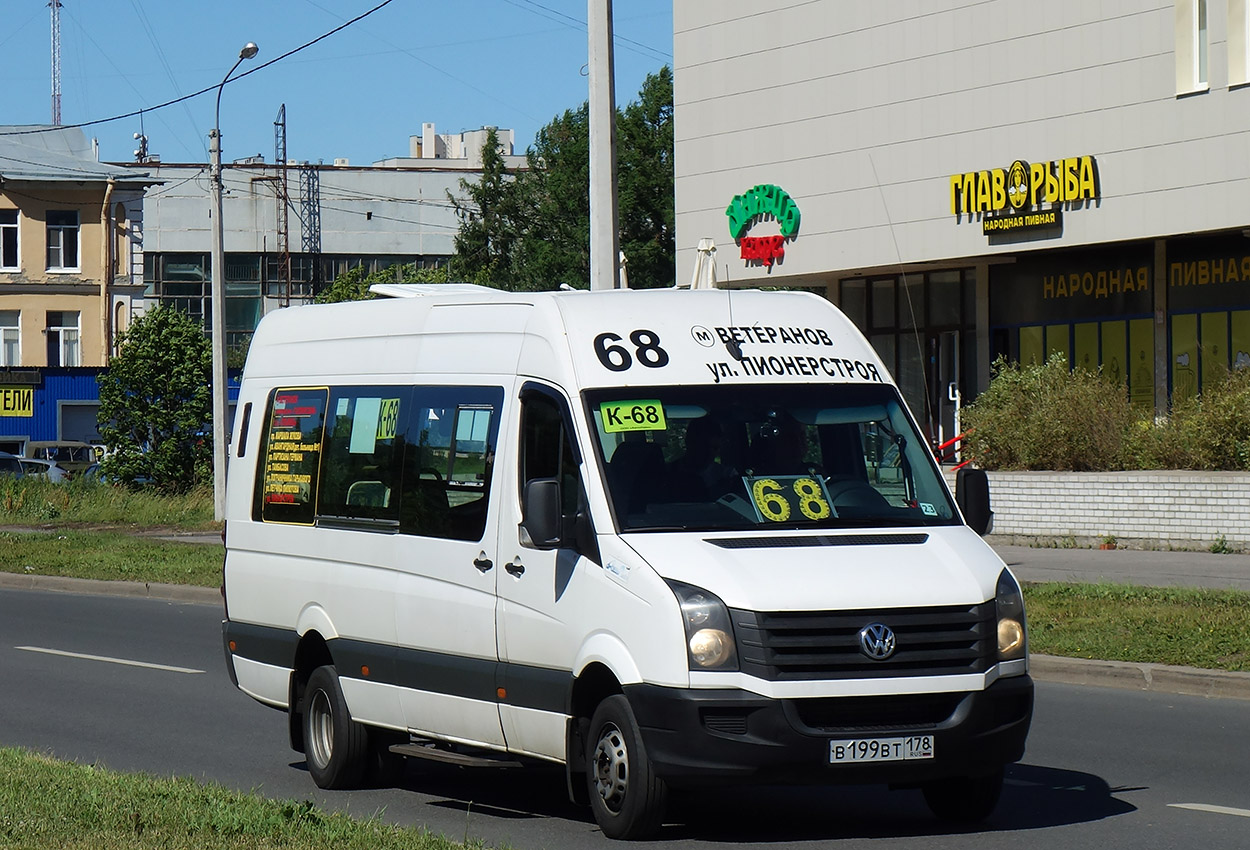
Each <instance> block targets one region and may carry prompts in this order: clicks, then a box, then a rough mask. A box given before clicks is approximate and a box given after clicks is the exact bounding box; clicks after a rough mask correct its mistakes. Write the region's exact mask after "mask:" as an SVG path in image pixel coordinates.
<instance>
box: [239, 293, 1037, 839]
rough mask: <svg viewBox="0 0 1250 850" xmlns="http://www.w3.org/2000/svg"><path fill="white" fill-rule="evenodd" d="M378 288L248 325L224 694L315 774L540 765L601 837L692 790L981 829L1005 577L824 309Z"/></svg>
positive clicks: (981, 497)
mask: <svg viewBox="0 0 1250 850" xmlns="http://www.w3.org/2000/svg"><path fill="white" fill-rule="evenodd" d="M379 289H380V290H384V291H386V292H387V293H389V294H392V295H395V296H399V297H391V298H383V299H378V300H374V301H368V302H356V303H347V304H336V305H326V306H308V307H293V308H290V309H286V310H280V311H277V312H274V313H271V314H269V315H268V316H266V317H265V318H264V320H263V321H262V322H261V323H260V326H259V328H258V329H257V332H256V335H255V337H254V339H253V341H252V345H251V350H250V352H249V354H248V360H247V366H246V369H245V371H244V375H243V381H242V388H241V390H240V394H239V407H238V410H239V415H238V416H237V417H236V423H237V424H236V431H235V433H234V434H233V439H232V449H231V458H230V470H229V471H230V475H229V487H228V494H227V506H226V518H227V533H226V536H225V539H226V560H225V568H224V585H223V594H224V596H225V602H226V620H225V622H224V624H223V629H224V641H225V644H226V654H227V659H228V666H229V669H230V674H231V677H232V679H233V680H234V681H235V682H236V683H237V685H238V687H239V688H241V689H242V690H243V691H244V692H245V693H247V694H250V695H251V696H252V697H254V698H256V699H257V700H259V701H261V702H263V703H265V704H267V705H270V706H273V707H275V708H278V709H280V710H282V711H284V712H286V713H287V714H288V716H289V721H290V722H289V728H290V742H291V746H292V747H293V748H294V749H295V750H297V751H299V752H302V753H304V754H305V756H306V759H307V765H308V770H309V772H310V773H311V774H312V778H313V780H314V781H315V782H316V783H317V784H318V785H319V786H321V787H322V788H350V787H353V786H356V785H359V784H361V783H367V782H378V781H379V778H380V777H385V776H386V775H387V774H388V773H390V772H391V771H393V770H394V769H395V768H396V765H397V763H399V764H400V765H401V766H402V761H403V758H404V757H413V758H420V759H434V760H440V761H444V762H450V763H453V764H461V765H466V766H502V765H523V764H525V763H527V762H532V761H533V760H538V761H546V762H555V763H559V764H562V765H564V767H565V769H566V772H567V777H568V787H569V793H570V795H571V796H572V797H573V799H575V800H580V801H583V802H588V803H589V805H590V806H591V808H592V809H593V812H594V816H595V818H596V820H597V821H598V823H599V825H600V826H601V827H602V829H603V832H604V833H605V834H607V835H609V836H612V837H616V838H638V837H642V836H646V835H648V834H651V833H653V832H654V831H655V830H656V828H657V827H658V826H659V825H660V824H661V822H662V818H663V814H664V807H665V798H666V794H667V792H668V790H669V789H672V788H683V787H689V786H698V785H707V784H711V783H725V782H733V783H808V784H813V783H822V784H830V785H837V784H846V783H887V784H889V785H891V786H895V787H911V788H920V789H923V792H924V796H925V799H926V800H927V802H928V804H929V806H930V808H931V809H932V810H933V811H934V812H935V813H936V814H937V815H938V816H939V817H942V818H951V819H975V818H979V817H982V816H984V815H986V814H988V813H989V812H990V811H991V809H992V808H993V807H994V805H995V803H996V802H997V799H998V795H999V790H1000V787H1001V784H1002V778H1003V768H1004V765H1006V764H1009V763H1011V762H1013V761H1015V760H1018V759H1019V758H1020V757H1021V756H1022V754H1023V752H1024V744H1025V737H1026V734H1027V732H1028V728H1029V723H1030V720H1031V717H1032V704H1033V685H1032V682H1031V680H1030V678H1029V676H1028V660H1027V645H1026V637H1025V618H1024V610H1023V605H1022V600H1021V594H1020V588H1019V585H1018V584H1017V582H1016V579H1015V578H1013V577H1012V574H1011V572H1010V571H1009V570H1008V569H1007V568H1006V567H1005V566H1004V564H1003V562H1002V561H1001V560H1000V559H999V558H998V557H997V556H996V555H995V554H994V552H993V551H992V550H991V549H990V548H989V546H988V545H986V544H985V542H984V541H983V540H982V539H981V538H980V536H979V535H978V530H980V531H982V532H983V531H984V530H985V525H986V524H987V521H988V519H989V497H988V489H987V487H986V486H985V478H984V473H979V474H977V473H973V474H971V475H970V476H969V481H968V482H967V483H968V484H970V485H974V486H971V487H970V488H968V489H967V490H964V489H962V485H961V496H963V501H964V503H965V505H964V509H963V510H961V509H960V507H959V506H958V505H957V502H956V500H955V499H953V498H952V496H951V493H950V492H949V491H948V489H947V486H946V484H945V482H944V480H943V477H942V475H941V473H940V470H939V468H938V466H937V465H936V464H935V462H934V459H933V457H932V455H931V453H930V451H929V450H928V448H927V444H926V441H925V439H924V438H923V437H922V435H921V433H920V432H919V430H918V429H917V427H916V423H915V421H914V419H913V418H912V416H911V415H910V414H909V413H908V411H907V408H906V407H905V406H904V403H903V401H902V399H901V398H900V395H899V392H898V389H897V388H896V386H895V385H894V382H893V381H892V379H891V378H890V375H889V373H888V372H887V371H886V368H885V366H884V365H883V364H882V362H881V360H880V359H879V358H878V357H877V355H876V354H875V353H874V351H873V350H872V348H871V347H870V346H869V345H868V343H867V341H866V340H865V339H864V337H863V336H862V335H861V334H860V333H859V332H858V331H857V330H856V329H855V327H854V326H853V325H852V324H851V322H850V321H848V320H847V319H846V318H845V317H844V316H843V315H842V314H841V313H840V312H839V311H838V310H837V309H836V308H835V307H834V306H832V305H831V304H829V303H828V302H827V301H825V300H823V299H821V298H819V297H816V296H813V295H810V294H806V293H781V292H758V291H745V290H740V291H733V292H730V291H703V290H698V291H679V290H663V291H656V290H649V291H607V292H584V291H583V292H575V291H566V292H544V293H508V292H500V291H495V290H490V289H485V288H480V287H475V286H458V285H444V286H413V287H404V286H387V287H379ZM970 522H971V523H972V525H970ZM973 525H975V526H979V528H978V529H974V527H972V526H973ZM392 775H393V774H392ZM383 781H384V780H383Z"/></svg>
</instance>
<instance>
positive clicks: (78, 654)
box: [14, 646, 204, 673]
mask: <svg viewBox="0 0 1250 850" xmlns="http://www.w3.org/2000/svg"><path fill="white" fill-rule="evenodd" d="M14 649H22V650H25V651H26V652H42V653H44V654H45V655H63V656H65V657H66V658H84V659H86V660H87V661H104V662H107V663H109V664H124V665H126V666H127V667H146V668H148V669H149V670H165V671H167V672H169V673H203V672H204V671H203V670H192V669H191V668H190V667H171V666H169V665H168V664H150V663H148V662H147V661H130V660H129V659H126V658H109V657H108V656H107V655H87V654H85V653H82V652H66V651H65V650H63V649H48V648H47V647H43V646H16V647H14Z"/></svg>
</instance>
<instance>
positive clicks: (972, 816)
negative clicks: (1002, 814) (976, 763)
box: [924, 770, 1003, 823]
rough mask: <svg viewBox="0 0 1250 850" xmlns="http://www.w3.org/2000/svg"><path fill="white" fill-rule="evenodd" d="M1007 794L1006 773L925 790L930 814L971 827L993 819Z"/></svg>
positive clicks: (961, 779)
mask: <svg viewBox="0 0 1250 850" xmlns="http://www.w3.org/2000/svg"><path fill="white" fill-rule="evenodd" d="M1002 791H1003V772H1002V770H998V771H996V772H994V773H991V774H989V775H988V776H963V777H956V778H952V779H943V780H939V781H937V782H930V783H929V784H928V785H925V786H924V801H925V802H926V803H928V804H929V810H930V811H932V812H933V814H935V815H937V816H938V818H939V819H941V820H944V821H954V822H959V823H968V822H970V821H978V820H983V819H985V818H987V817H989V815H990V812H992V811H994V807H995V806H997V805H998V797H999V795H1000V794H1002Z"/></svg>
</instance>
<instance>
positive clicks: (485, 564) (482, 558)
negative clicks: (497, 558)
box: [473, 552, 495, 573]
mask: <svg viewBox="0 0 1250 850" xmlns="http://www.w3.org/2000/svg"><path fill="white" fill-rule="evenodd" d="M473 566H475V567H477V568H478V569H479V570H481V571H482V572H484V573H485V572H490V570H491V568H492V567H494V566H495V565H494V563H492V562H491V559H490V558H488V557H486V553H485V552H483V553H482V554H480V555H478V556H477V557H476V558H474V559H473Z"/></svg>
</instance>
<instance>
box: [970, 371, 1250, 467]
mask: <svg viewBox="0 0 1250 850" xmlns="http://www.w3.org/2000/svg"><path fill="white" fill-rule="evenodd" d="M993 369H994V377H993V380H991V382H990V386H989V389H987V390H986V391H985V392H984V393H982V394H981V395H980V396H978V397H977V399H976V401H975V402H974V403H972V404H971V405H969V406H968V407H966V408H964V411H963V414H962V421H963V424H964V426H965V430H967V431H969V432H970V433H969V435H968V437H967V438H966V445H967V450H968V452H969V453H970V454H971V455H972V457H973V458H974V459H975V462H976V464H977V465H978V466H980V467H982V468H984V469H1048V470H1065V471H1090V472H1092V471H1105V470H1118V469H1206V470H1216V469H1223V470H1250V369H1241V370H1238V371H1236V372H1230V373H1228V374H1226V375H1225V376H1224V377H1223V378H1221V379H1220V380H1217V381H1212V382H1209V383H1208V384H1207V385H1206V386H1204V387H1203V390H1202V393H1201V394H1199V395H1197V396H1194V397H1193V398H1190V399H1186V400H1184V401H1179V402H1177V404H1176V406H1175V408H1173V410H1172V412H1171V414H1170V415H1169V416H1167V417H1166V418H1162V419H1159V420H1158V421H1156V420H1154V419H1153V417H1152V416H1151V415H1150V414H1149V413H1143V412H1142V411H1140V410H1135V409H1134V408H1133V407H1132V406H1131V405H1130V404H1129V402H1128V397H1127V395H1126V393H1125V391H1124V387H1123V385H1121V384H1120V383H1118V382H1115V381H1111V380H1109V379H1108V378H1106V377H1105V376H1103V375H1101V374H1099V373H1097V372H1089V371H1087V370H1083V369H1076V370H1069V369H1068V364H1067V360H1066V359H1065V358H1064V357H1062V356H1059V355H1056V356H1054V357H1052V358H1051V359H1050V360H1048V361H1047V362H1046V363H1045V364H1044V365H1041V366H1038V365H1029V366H1021V365H1020V364H1017V363H1007V362H1006V361H1005V360H1003V359H1002V358H999V359H998V360H997V361H995V363H994V367H993Z"/></svg>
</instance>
